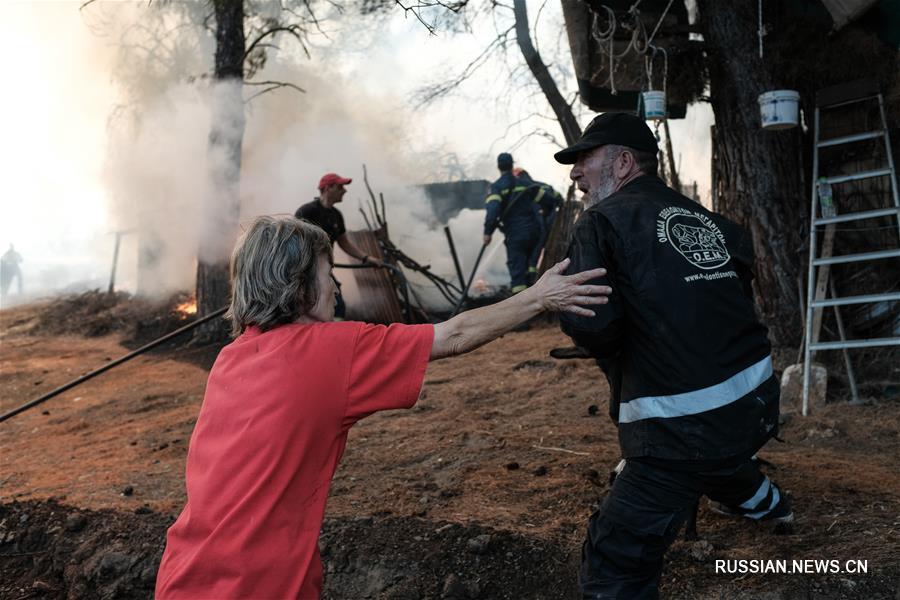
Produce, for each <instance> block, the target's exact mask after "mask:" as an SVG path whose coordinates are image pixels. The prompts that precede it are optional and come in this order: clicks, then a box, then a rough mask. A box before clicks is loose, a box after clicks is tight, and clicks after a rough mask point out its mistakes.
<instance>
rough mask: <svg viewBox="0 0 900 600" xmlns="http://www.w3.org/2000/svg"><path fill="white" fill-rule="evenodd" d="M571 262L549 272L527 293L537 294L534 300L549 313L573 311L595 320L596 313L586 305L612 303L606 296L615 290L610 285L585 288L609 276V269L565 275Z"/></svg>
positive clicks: (565, 261)
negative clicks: (595, 280)
mask: <svg viewBox="0 0 900 600" xmlns="http://www.w3.org/2000/svg"><path fill="white" fill-rule="evenodd" d="M569 262H570V260H569V259H568V258H567V259H565V260H563V261H562V262H558V263H556V264H555V265H553V266H552V267H550V268H549V269H547V271H546V272H544V274H543V275H541V278H540V279H538V280H537V282H536V283H535V284H534V285H533V286H531V287H530V288H528V290H527V292H529V293H532V294H534V295H535V300H536V301H537V302H538V303H539V304H540V305H541V308H542V309H544V310H546V311H551V312H570V313H572V314H576V315H579V316H582V317H593V316H594V311H592V310H589V309H587V308H583V306H584V305H586V304H606V303H607V302H609V298H607V296H609V294H610V293H612V288H611V287H609V286H607V285H585V282H588V281H590V280H591V279H597V278H598V277H603V276H604V275H606V269H592V270H590V271H582V272H581V273H576V274H574V275H563V272H564V271H565V270H566V268H567V267H568V266H569ZM523 293H525V292H523Z"/></svg>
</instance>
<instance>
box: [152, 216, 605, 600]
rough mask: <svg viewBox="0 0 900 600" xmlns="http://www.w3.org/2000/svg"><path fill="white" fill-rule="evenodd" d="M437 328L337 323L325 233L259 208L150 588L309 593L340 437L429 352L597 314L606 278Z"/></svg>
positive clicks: (418, 369)
mask: <svg viewBox="0 0 900 600" xmlns="http://www.w3.org/2000/svg"><path fill="white" fill-rule="evenodd" d="M567 265H568V263H567V262H562V263H559V264H557V265H556V266H554V267H553V268H552V269H550V270H549V271H547V272H546V273H545V274H544V275H543V277H541V278H540V279H539V280H538V281H537V283H535V285H533V286H532V287H531V288H528V289H527V290H525V291H523V292H521V293H519V294H516V295H515V296H513V297H511V298H508V299H507V300H504V301H503V302H500V303H499V304H495V305H492V306H487V307H484V308H479V309H476V310H472V311H468V312H465V313H463V314H461V315H458V316H456V317H453V318H452V319H450V320H448V321H446V322H444V323H439V324H437V325H430V324H428V325H402V324H394V325H390V326H384V325H371V324H366V323H358V322H349V321H345V322H333V321H332V317H333V315H334V303H335V287H334V283H333V281H332V278H331V269H332V254H331V244H330V243H329V240H328V237H327V236H326V235H325V233H324V232H323V231H322V230H321V229H319V228H318V227H316V226H314V225H312V224H310V223H307V222H305V221H300V220H298V219H294V218H289V217H259V218H258V219H256V220H255V221H254V223H253V224H252V225H251V226H250V228H249V229H248V230H247V232H246V233H245V234H244V235H243V236H242V237H241V239H240V240H239V241H238V244H237V247H236V248H235V250H234V254H233V256H232V263H231V285H232V296H231V307H230V309H229V311H228V313H227V317H228V318H229V319H230V320H231V322H232V331H233V334H234V335H235V337H236V339H235V340H234V341H233V342H232V343H231V344H229V345H228V346H226V347H225V348H223V349H222V351H221V353H220V354H219V356H218V358H217V359H216V362H215V365H213V368H212V370H211V371H210V374H209V381H208V382H207V387H206V395H205V397H204V399H203V406H202V408H201V409H200V416H199V417H198V419H197V424H196V426H195V428H194V433H193V435H192V436H191V442H190V448H189V450H188V457H187V467H186V471H185V480H186V486H187V497H188V499H187V505H186V506H185V507H184V510H183V511H182V513H181V515H180V516H179V517H178V520H177V521H176V522H175V523H174V524H173V525H172V527H171V528H170V529H169V531H168V534H167V541H166V550H165V553H164V554H163V558H162V563H161V564H160V568H159V573H158V576H157V581H156V597H157V598H158V599H166V598H190V599H191V600H196V599H198V598H217V599H221V598H318V597H319V594H320V592H321V589H322V564H321V560H320V558H319V549H318V544H317V542H318V537H319V529H320V527H321V524H322V519H323V516H324V512H325V502H326V499H327V497H328V489H329V486H330V484H331V479H332V476H333V475H334V471H335V469H336V468H337V466H338V463H339V461H340V458H341V455H342V454H343V452H344V447H345V445H346V443H347V433H348V431H349V429H350V427H352V426H353V424H354V423H356V422H357V421H358V420H360V419H362V418H363V417H366V416H368V415H370V414H372V413H374V412H376V411H379V410H390V409H398V408H410V407H412V406H413V404H415V402H416V400H417V399H418V396H419V391H420V389H421V387H422V381H423V379H424V376H425V369H426V367H427V365H428V362H429V361H430V360H436V359H439V358H444V357H448V356H454V355H457V354H462V353H464V352H468V351H470V350H474V349H475V348H477V347H479V346H481V345H483V344H485V343H487V342H489V341H491V340H493V339H495V338H497V337H499V336H501V335H503V334H504V333H506V332H508V331H510V330H511V329H513V328H514V327H515V326H516V325H518V324H520V323H521V322H523V321H525V320H527V319H530V318H532V317H534V316H536V315H538V314H540V313H541V312H543V311H545V310H546V311H567V312H571V313H574V314H576V315H582V316H593V312H592V311H591V310H589V309H587V308H584V307H583V306H581V305H591V304H604V303H606V301H607V298H606V295H608V294H609V293H610V291H611V290H610V288H608V287H606V286H597V285H586V282H588V281H590V280H592V279H596V278H598V277H600V276H601V275H603V274H604V270H603V269H595V270H593V271H586V272H583V273H579V274H576V275H571V276H564V275H562V273H563V271H564V270H565V268H566V266H567Z"/></svg>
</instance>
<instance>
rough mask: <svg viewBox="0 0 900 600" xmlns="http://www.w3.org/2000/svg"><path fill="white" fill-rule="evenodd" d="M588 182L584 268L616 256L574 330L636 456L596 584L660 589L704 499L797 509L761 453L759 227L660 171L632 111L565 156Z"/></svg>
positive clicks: (625, 451)
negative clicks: (596, 305) (701, 200)
mask: <svg viewBox="0 0 900 600" xmlns="http://www.w3.org/2000/svg"><path fill="white" fill-rule="evenodd" d="M555 158H556V160H557V161H558V162H560V163H563V164H571V165H573V167H572V171H571V177H572V179H573V180H574V181H575V182H576V184H577V185H578V187H579V189H580V190H581V191H582V192H584V193H585V194H586V196H585V203H586V210H585V212H584V213H583V214H582V216H581V218H580V219H579V221H578V223H577V224H576V226H575V232H574V235H573V240H572V244H571V246H570V249H569V257H570V258H571V259H572V264H571V266H570V267H569V269H570V272H572V273H576V272H579V271H582V270H585V269H592V268H595V267H604V268H606V269H607V273H608V274H607V276H606V278H604V279H605V280H604V281H603V282H602V283H604V284H606V283H608V284H609V285H611V286H612V288H613V290H614V291H613V295H612V296H611V297H610V302H609V305H608V306H607V307H606V308H605V309H604V310H601V311H597V314H596V315H595V316H594V317H590V318H586V317H578V316H573V315H568V316H563V317H561V323H562V329H563V331H564V332H565V333H566V334H567V335H569V336H570V337H571V338H572V339H573V340H574V342H575V343H576V344H577V345H578V346H580V347H582V348H584V349H586V350H587V351H588V352H589V353H590V354H591V355H592V356H593V357H594V358H595V359H596V360H597V362H598V364H599V365H600V367H601V368H602V369H603V371H604V373H605V374H606V377H607V379H608V381H609V386H610V416H611V417H612V419H613V420H614V421H615V423H616V424H617V426H618V429H619V443H620V446H621V449H622V456H623V457H624V458H625V459H626V463H625V468H624V470H623V471H622V472H621V474H620V475H619V476H618V477H617V478H616V481H615V483H614V485H613V487H612V489H611V491H610V494H609V496H608V497H607V498H606V500H605V501H604V503H603V505H602V507H601V508H600V510H599V511H597V513H595V514H594V515H593V516H592V517H591V519H590V523H589V527H588V535H587V539H586V541H585V543H584V548H583V556H582V568H581V575H580V584H581V589H582V593H583V596H584V598H598V599H599V598H629V599H632V598H655V597H657V594H658V585H659V577H660V573H661V571H662V565H663V555H664V553H665V551H666V549H667V548H668V546H669V545H670V544H671V543H672V541H673V540H674V539H675V537H676V535H677V533H678V530H679V529H680V528H681V526H682V525H683V523H684V521H685V519H686V518H687V515H688V513H689V512H690V510H691V507H692V506H693V505H694V503H695V502H696V501H697V499H698V498H699V497H700V496H701V495H706V496H708V497H709V498H710V499H711V500H712V501H713V502H714V503H715V508H716V509H718V510H719V511H720V512H726V513H728V514H733V515H740V516H743V517H746V518H749V519H753V520H763V519H767V520H776V521H779V522H787V521H790V520H792V519H793V514H792V512H791V509H790V506H789V503H788V501H787V498H786V497H785V496H784V494H783V493H782V492H781V491H780V490H779V489H778V487H777V486H775V485H774V484H773V483H772V482H771V481H770V480H769V479H768V477H766V476H765V475H763V474H762V473H760V471H759V469H758V467H757V464H756V462H754V461H752V460H751V457H752V456H753V455H754V453H755V452H756V451H757V450H759V448H760V447H762V445H763V444H765V443H766V441H767V440H768V439H769V438H771V437H773V436H774V435H776V433H777V426H778V411H779V409H778V399H779V386H778V381H777V379H776V377H775V376H774V375H773V372H772V358H771V355H770V346H769V342H768V339H767V330H766V328H765V327H764V326H763V325H762V324H761V323H760V322H759V321H758V319H757V317H756V314H755V311H754V305H753V296H752V291H751V287H750V281H751V279H752V272H751V269H752V265H753V249H752V246H751V242H750V238H749V236H748V235H747V233H746V232H745V231H744V230H743V229H741V228H740V227H739V226H737V225H736V224H734V223H732V222H731V221H729V220H727V219H725V218H723V217H721V216H719V215H717V214H715V213H712V212H710V211H708V210H706V209H704V208H703V207H702V206H700V205H698V204H697V203H695V202H694V201H692V200H690V199H689V198H686V197H685V196H683V195H681V194H679V193H678V192H676V191H674V190H672V189H670V188H668V187H667V186H666V185H665V183H664V182H663V181H662V180H661V179H659V177H657V175H656V173H657V143H656V139H655V137H654V136H653V133H652V132H651V131H650V129H649V128H648V127H647V125H646V123H645V122H644V121H643V120H641V119H639V118H638V117H635V116H632V115H628V114H624V113H605V114H603V115H600V116H599V117H597V118H595V119H594V120H593V121H592V122H591V124H590V125H589V126H588V128H587V129H586V130H585V132H584V135H583V136H582V138H581V140H579V141H578V142H577V143H576V144H574V145H572V146H570V147H569V148H566V149H565V150H562V151H560V152H558V153H557V154H556V155H555Z"/></svg>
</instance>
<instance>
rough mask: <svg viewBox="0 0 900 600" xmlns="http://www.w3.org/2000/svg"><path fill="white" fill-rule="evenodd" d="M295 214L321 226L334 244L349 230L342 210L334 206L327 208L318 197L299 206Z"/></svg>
mask: <svg viewBox="0 0 900 600" xmlns="http://www.w3.org/2000/svg"><path fill="white" fill-rule="evenodd" d="M294 216H295V217H297V218H298V219H304V220H306V221H309V222H310V223H312V224H313V225H318V226H319V227H321V228H322V229H323V230H324V231H325V233H326V234H328V239H330V240H331V243H332V244H333V243H335V242H336V241H337V239H338V238H339V237H341V236H342V235H344V233H346V232H347V229H346V228H345V227H344V216H343V215H342V214H341V212H340V211H339V210H338V209H336V208H334V207H333V206H332V207H331V208H325V207H324V206H322V203H321V202H319V199H318V198H316V199H315V200H313V201H312V202H307V203H306V204H304V205H303V206H301V207H300V208H298V209H297V212H295V213H294Z"/></svg>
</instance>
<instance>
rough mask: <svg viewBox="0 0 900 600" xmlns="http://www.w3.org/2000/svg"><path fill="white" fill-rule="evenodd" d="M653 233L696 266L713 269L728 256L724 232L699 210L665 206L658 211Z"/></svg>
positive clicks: (722, 263) (725, 261)
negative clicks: (693, 210)
mask: <svg viewBox="0 0 900 600" xmlns="http://www.w3.org/2000/svg"><path fill="white" fill-rule="evenodd" d="M659 217H660V219H659V221H657V226H656V233H657V238H658V239H659V241H660V242H661V243H664V242H669V243H671V244H672V247H673V248H675V249H676V250H677V251H678V253H679V254H681V255H682V256H683V257H684V258H685V259H686V260H687V261H688V262H689V263H691V264H692V265H694V266H695V267H698V268H700V269H706V270H709V269H717V268H719V267H721V266H722V265H724V264H725V263H727V262H728V261H729V260H731V255H730V254H729V253H728V248H727V247H726V246H725V236H723V235H722V232H721V231H720V230H719V227H718V226H717V225H716V224H715V222H713V220H712V219H710V218H709V217H707V216H706V215H704V214H703V213H699V212H692V211H688V210H686V209H683V208H678V207H669V208H667V209H665V210H663V211H662V212H660V213H659Z"/></svg>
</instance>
